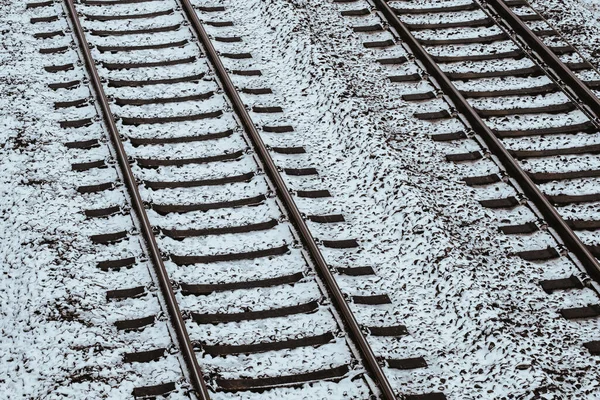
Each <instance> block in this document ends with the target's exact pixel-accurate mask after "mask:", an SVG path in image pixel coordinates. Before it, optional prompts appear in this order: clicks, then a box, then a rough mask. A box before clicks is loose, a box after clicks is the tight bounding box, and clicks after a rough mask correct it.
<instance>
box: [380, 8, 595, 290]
mask: <svg viewBox="0 0 600 400" xmlns="http://www.w3.org/2000/svg"><path fill="white" fill-rule="evenodd" d="M373 2H374V3H375V4H376V5H377V7H378V8H379V9H380V11H381V12H382V13H383V15H384V16H385V17H386V19H387V20H388V21H389V23H390V25H391V26H392V27H394V28H395V30H396V31H397V32H398V34H399V35H400V37H401V38H402V40H403V41H404V42H405V43H406V44H407V45H408V46H409V47H410V49H411V50H412V52H413V53H414V54H415V56H416V57H417V59H419V60H420V61H421V62H422V63H423V65H424V66H425V68H426V70H427V72H428V73H429V74H430V75H431V76H432V77H433V78H434V79H435V80H436V82H437V83H438V84H439V85H440V87H441V88H442V90H443V91H444V93H445V94H446V95H448V96H449V98H450V99H451V101H452V103H453V104H454V105H455V107H456V109H457V110H458V111H459V112H460V113H461V114H463V115H464V116H465V118H466V119H467V121H468V122H469V123H470V125H471V127H472V128H473V129H474V130H475V132H476V133H477V134H478V135H480V136H481V137H482V138H483V140H484V141H485V143H486V144H487V146H488V147H489V149H490V150H491V151H492V152H493V154H494V155H496V156H497V157H498V158H499V159H500V161H501V162H502V164H503V165H504V166H505V168H506V170H507V172H508V174H509V175H510V176H511V177H512V178H514V179H515V180H516V181H517V182H518V184H519V186H520V187H521V188H522V189H523V191H524V192H525V194H526V195H527V196H528V198H529V199H530V200H531V201H532V202H533V203H534V204H535V205H536V207H537V208H538V209H539V210H540V211H541V213H542V214H543V216H544V218H545V219H546V220H547V221H548V223H549V224H550V225H551V226H552V228H554V229H555V230H556V232H558V234H559V235H560V237H561V239H562V240H563V241H564V243H565V245H566V246H567V247H568V248H569V250H570V251H572V252H573V254H575V255H576V256H577V258H578V259H579V260H580V261H581V263H582V264H583V265H584V266H585V267H586V270H587V271H588V273H589V274H590V275H591V276H593V277H594V279H596V280H599V281H600V263H598V260H597V259H596V257H594V256H593V255H592V253H591V252H590V250H589V249H588V247H587V246H586V245H584V244H583V242H582V241H581V239H580V238H579V237H578V236H577V235H576V234H575V232H574V231H573V230H572V229H571V228H570V227H569V225H568V224H567V223H566V222H565V220H564V219H563V217H562V216H561V215H560V213H559V212H558V211H557V210H556V207H554V205H553V204H552V203H551V202H550V201H549V200H548V198H547V196H546V195H545V194H544V193H543V192H542V190H540V188H539V187H538V185H537V184H536V183H535V182H534V181H533V179H532V178H531V177H530V176H529V175H528V174H527V173H526V172H525V170H524V169H523V168H522V166H521V165H520V164H519V162H518V161H517V160H516V159H515V158H514V157H513V155H511V153H510V152H509V150H508V149H507V148H506V146H505V145H504V144H503V143H502V142H501V140H500V139H499V138H498V137H497V135H496V134H495V133H494V131H493V130H492V129H491V128H490V127H489V126H488V124H487V123H486V122H485V121H484V120H483V119H482V118H481V116H480V115H479V113H478V112H477V110H476V109H475V108H474V107H473V106H472V105H471V104H470V103H469V102H468V101H467V99H466V98H465V97H464V96H463V94H462V93H461V92H460V91H459V90H458V89H457V87H456V86H455V85H454V84H453V82H452V81H451V80H450V78H449V77H448V75H447V74H446V73H444V72H443V71H442V69H441V68H440V67H439V65H438V64H437V63H436V62H435V61H434V59H433V58H432V56H431V55H430V54H429V53H428V52H427V51H426V50H425V48H424V47H423V45H422V44H421V43H420V42H419V41H418V40H417V38H415V36H414V35H413V34H412V32H411V30H410V29H409V27H408V26H407V25H406V24H405V23H404V22H402V21H401V19H400V18H399V17H398V15H397V13H396V12H395V11H394V9H393V8H392V7H390V5H389V4H388V2H387V1H385V0H373ZM490 2H491V3H492V4H494V7H496V8H497V9H499V10H501V11H502V15H504V16H506V17H508V23H509V24H511V26H514V27H515V30H516V31H518V32H519V34H520V35H523V36H524V37H525V38H526V41H527V42H528V43H531V44H532V45H534V46H535V49H536V50H538V51H539V52H540V55H541V56H542V57H543V59H544V61H546V62H547V63H548V65H550V66H553V67H555V68H556V73H557V74H558V76H560V77H561V78H563V80H564V81H565V83H567V84H569V85H570V87H572V88H573V90H574V91H575V92H576V93H578V94H579V95H581V96H582V98H583V99H584V100H585V101H586V103H587V104H590V105H591V106H592V107H594V108H593V109H594V110H600V108H598V105H600V101H599V100H598V98H597V97H596V96H595V95H594V94H593V93H592V92H591V91H590V90H589V88H587V87H586V86H585V85H584V84H583V83H582V82H581V81H580V80H579V79H578V78H577V77H576V76H575V75H574V74H573V73H572V72H571V71H570V70H569V69H568V68H567V67H566V66H565V65H564V64H563V63H562V62H561V61H560V60H559V59H558V58H557V57H556V56H555V55H554V53H552V51H550V49H548V47H547V46H545V45H544V44H543V43H542V42H541V41H540V40H539V38H537V36H536V35H535V34H534V33H533V32H532V31H531V30H530V29H528V28H527V27H525V26H524V24H523V23H522V22H521V21H520V20H519V19H518V18H516V17H515V16H514V14H513V13H512V12H510V10H509V9H508V7H506V5H505V4H504V2H502V0H491V1H490Z"/></svg>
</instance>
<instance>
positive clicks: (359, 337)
mask: <svg viewBox="0 0 600 400" xmlns="http://www.w3.org/2000/svg"><path fill="white" fill-rule="evenodd" d="M86 3H87V4H93V5H103V4H111V3H110V2H94V1H88V2H86ZM65 4H66V7H67V10H68V16H69V18H70V21H71V24H72V26H73V28H74V31H75V35H76V37H77V41H78V45H79V50H80V52H81V54H82V55H83V57H84V62H85V67H86V69H87V71H88V73H89V76H90V78H91V84H92V86H93V89H94V91H95V94H96V98H97V100H98V104H99V106H100V109H101V112H102V117H103V120H104V122H105V124H106V127H107V129H108V132H109V135H110V140H111V142H112V144H113V146H114V148H115V149H116V158H117V161H118V165H119V168H120V170H121V172H122V175H123V177H124V181H125V184H126V187H127V191H128V193H129V195H130V197H131V199H132V208H133V210H134V212H135V215H136V216H137V218H138V219H139V221H140V227H141V231H142V234H143V237H144V239H145V241H146V243H147V247H148V252H149V254H150V256H151V261H152V263H153V265H154V268H155V270H156V274H157V277H158V279H159V282H160V289H161V292H162V294H163V296H164V298H165V301H166V304H167V307H168V312H169V315H170V319H171V321H172V323H173V327H174V329H175V332H176V334H177V338H178V341H179V346H180V350H181V352H182V354H183V357H184V359H185V362H186V366H187V370H188V373H189V378H190V380H191V382H192V384H193V387H194V389H195V391H196V393H197V395H198V397H199V398H201V399H202V400H207V399H209V398H210V394H209V390H208V388H207V385H206V382H205V381H206V379H207V377H206V376H203V373H202V370H201V367H200V363H199V362H198V359H197V357H196V354H195V352H194V345H193V344H192V341H191V340H190V335H189V333H188V330H187V329H186V326H185V322H184V316H183V314H182V312H181V310H180V306H179V304H178V301H177V299H176V295H175V292H174V289H173V285H172V282H171V278H170V277H169V274H168V273H167V269H166V267H165V263H164V260H163V258H164V254H161V250H160V249H159V245H158V244H157V238H156V236H155V235H156V232H157V228H156V227H154V226H153V225H152V224H151V222H150V218H149V216H148V212H147V207H146V206H145V204H144V201H143V200H142V196H141V195H140V189H139V182H138V181H136V177H135V174H134V172H133V171H132V168H131V165H130V162H131V158H130V157H129V155H128V154H127V152H126V150H125V146H124V144H123V140H122V138H123V136H122V135H121V134H120V133H119V131H118V128H117V124H116V122H115V121H116V120H117V119H118V118H117V117H116V116H115V115H114V114H113V112H112V110H111V105H110V101H109V98H108V96H107V94H106V91H105V88H104V87H105V84H106V81H103V80H102V79H101V77H100V74H99V71H98V67H97V65H98V63H97V62H96V61H95V59H94V57H93V54H92V51H91V49H90V46H88V45H87V43H88V41H87V39H86V34H85V32H84V29H83V27H82V24H81V22H80V16H81V14H78V12H77V10H76V8H75V4H74V2H73V0H65ZM114 4H116V3H114ZM125 4H126V3H125ZM180 4H181V6H182V8H183V10H184V12H185V14H186V16H187V18H188V20H189V21H190V22H191V28H192V30H193V32H194V34H195V35H196V36H197V38H198V39H199V41H200V43H201V45H202V48H203V49H204V51H205V52H206V55H207V57H208V61H209V62H210V64H211V67H212V68H213V70H214V71H215V74H216V77H217V78H218V81H219V82H220V85H221V87H222V88H223V90H224V91H225V94H226V95H227V98H228V100H229V102H230V104H231V105H232V107H233V109H234V112H235V114H236V115H237V118H238V119H239V121H240V122H241V124H242V126H243V128H244V131H245V133H246V134H247V136H248V137H249V138H250V141H251V143H252V146H253V148H254V150H255V152H256V154H257V156H258V159H259V160H260V163H261V164H262V166H263V168H264V170H265V172H266V174H267V176H268V177H269V179H270V181H271V182H272V184H273V185H274V187H275V190H276V194H277V196H278V198H279V200H280V201H281V203H282V204H283V206H284V208H285V211H286V213H287V215H288V217H289V218H290V220H291V223H292V224H293V225H294V227H295V229H296V230H297V232H298V234H299V237H300V239H301V242H302V245H303V246H304V248H305V249H306V251H307V253H308V254H309V256H310V259H311V262H312V264H313V265H314V266H315V267H316V270H317V272H318V274H319V276H320V277H321V279H322V282H323V283H324V285H325V287H326V289H327V292H328V293H329V296H330V298H331V300H332V303H333V305H334V307H335V309H336V310H337V312H338V313H339V316H340V317H341V319H342V321H343V324H344V326H345V327H346V329H347V331H348V332H349V334H350V335H349V336H350V340H351V342H352V343H354V344H355V346H356V348H357V349H358V354H359V355H360V359H361V360H362V361H360V362H362V363H364V366H365V370H366V371H367V372H368V374H369V375H370V376H371V377H372V379H373V380H374V381H375V382H376V384H377V389H376V391H379V392H380V393H378V394H377V396H380V397H382V398H384V399H386V400H391V399H395V398H396V395H395V393H394V391H393V389H392V387H391V385H390V383H389V382H388V380H387V378H386V376H385V374H384V372H383V369H382V363H381V361H379V360H378V359H377V358H376V356H375V354H374V353H373V350H372V349H371V347H370V345H369V343H368V341H367V339H366V336H365V333H363V329H364V328H365V327H364V326H361V325H360V324H359V323H358V321H357V320H356V318H355V316H354V314H353V312H352V311H351V310H350V307H349V305H348V303H347V301H346V300H345V297H344V294H343V293H342V290H341V289H340V287H339V286H338V284H337V282H336V279H335V277H334V275H333V273H332V271H331V269H330V267H329V266H328V265H327V263H326V261H325V258H324V256H323V254H322V253H321V251H320V249H319V247H318V245H317V242H316V241H315V239H314V238H313V236H312V235H311V232H310V231H309V229H308V226H307V224H306V222H305V218H304V217H303V215H302V214H301V212H300V211H299V209H298V207H297V206H296V204H295V201H294V199H293V198H292V196H291V194H290V191H289V189H288V188H287V186H286V183H285V182H284V180H283V178H282V177H281V173H280V171H279V169H278V167H277V166H276V164H275V162H274V161H273V159H272V157H271V155H270V154H269V150H268V149H267V147H266V146H265V143H264V142H263V140H262V139H261V136H260V134H259V132H258V131H257V129H256V126H255V123H254V122H253V121H252V119H251V117H250V115H249V113H248V111H247V110H246V108H245V105H244V104H243V102H242V100H241V99H240V96H239V94H238V93H237V90H236V88H235V87H234V85H233V83H232V81H231V79H230V77H229V75H228V72H227V70H226V69H225V67H224V66H223V63H222V61H221V59H220V56H219V55H218V53H217V52H216V50H215V48H214V47H213V45H212V43H211V39H210V38H209V36H208V34H207V33H206V31H205V29H204V27H203V25H202V23H201V22H200V20H199V19H198V16H197V15H196V12H195V10H194V9H193V7H192V5H191V3H190V2H189V0H180ZM102 18H104V17H99V18H98V19H99V20H102ZM107 18H108V17H107ZM108 50H109V51H111V50H112V51H120V50H122V49H120V48H115V47H111V48H110V49H108ZM118 68H120V67H118ZM127 84H128V85H129V84H130V83H127ZM142 104H143V103H142ZM202 118H204V117H202ZM160 119H161V118H160V117H159V118H156V119H153V120H151V121H149V123H153V122H155V121H158V120H160ZM164 120H165V121H167V120H168V119H167V118H165V119H164ZM145 122H148V121H147V120H144V119H143V118H133V119H131V122H128V123H131V124H138V123H145ZM156 210H157V211H158V210H159V209H158V207H157V208H156ZM158 212H159V213H160V212H161V211H158ZM164 212H171V211H168V210H167V211H164ZM192 258H193V257H192ZM200 258H202V257H200ZM184 259H185V257H183V258H182V261H181V262H187V261H185V260H184ZM223 259H227V257H225V258H223ZM232 259H234V258H232ZM190 262H194V261H190ZM383 335H384V336H387V335H388V334H387V333H384V334H383ZM419 363H420V361H419V362H417V364H419ZM231 385H232V386H231V387H232V388H236V387H237V385H238V382H233V383H231ZM240 387H244V386H243V385H242V386H240Z"/></svg>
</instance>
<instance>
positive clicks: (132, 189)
mask: <svg viewBox="0 0 600 400" xmlns="http://www.w3.org/2000/svg"><path fill="white" fill-rule="evenodd" d="M64 4H65V6H66V8H67V16H68V18H69V20H70V22H71V24H72V26H73V33H75V36H76V37H77V42H78V47H79V50H80V52H81V54H82V56H83V58H84V64H85V67H86V70H87V72H88V75H89V77H90V83H91V84H92V87H93V90H94V92H95V95H96V98H97V100H98V104H99V106H100V109H101V112H102V117H103V120H104V123H105V124H106V128H107V130H108V133H109V136H110V140H111V143H112V145H113V147H114V149H115V152H116V154H115V156H116V158H117V162H118V165H119V168H120V169H121V172H122V174H123V180H124V183H125V186H126V188H127V191H128V193H129V196H130V198H131V203H132V209H133V210H134V212H135V214H136V216H137V218H138V220H139V224H140V230H141V232H142V235H143V237H144V240H145V242H146V247H147V250H148V253H149V255H150V259H151V261H152V264H153V266H154V270H155V272H156V275H157V278H158V281H159V286H160V290H161V293H162V295H163V297H164V300H165V303H166V305H167V309H168V312H169V315H170V319H171V323H172V325H173V328H174V329H175V333H176V335H177V339H178V342H179V343H178V344H179V347H180V351H181V352H182V354H183V357H184V359H185V363H186V366H187V369H188V373H189V377H190V380H191V381H192V386H193V387H194V389H195V391H196V394H197V395H198V398H199V399H200V400H209V399H210V395H209V393H208V389H207V387H206V383H205V382H204V378H203V376H202V372H201V370H200V366H199V364H198V360H197V359H196V354H195V352H194V347H193V345H192V342H191V340H190V337H189V334H188V332H187V328H186V327H185V322H184V320H183V317H182V314H181V311H180V309H179V305H178V303H177V299H176V297H175V293H174V291H173V287H172V286H171V282H170V279H169V275H168V273H167V270H166V268H165V265H164V262H163V260H162V256H161V253H160V250H159V248H158V244H157V242H156V237H155V236H154V232H153V230H152V226H151V224H150V220H149V218H148V214H147V213H146V210H145V208H144V203H143V201H142V198H141V196H140V192H139V190H138V186H137V182H136V179H135V177H134V175H133V171H132V170H131V165H129V161H128V157H127V153H126V151H125V148H124V146H123V142H122V141H121V136H120V134H119V131H118V129H117V125H116V124H115V119H114V115H113V114H112V112H111V109H110V104H109V101H108V97H107V96H106V92H105V91H104V88H103V86H102V81H101V79H100V75H99V73H98V70H97V69H96V65H95V63H94V58H93V56H92V53H91V50H90V48H89V46H88V42H87V40H86V38H85V33H84V30H83V27H82V25H81V22H80V20H79V16H78V13H77V10H76V9H75V4H74V1H73V0H64Z"/></svg>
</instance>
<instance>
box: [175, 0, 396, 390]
mask: <svg viewBox="0 0 600 400" xmlns="http://www.w3.org/2000/svg"><path fill="white" fill-rule="evenodd" d="M179 2H180V4H181V5H182V8H183V10H184V11H185V13H186V15H187V17H188V19H189V21H190V22H191V27H192V28H193V30H194V32H195V34H196V35H197V37H198V40H199V41H200V43H201V44H202V46H203V48H204V50H205V51H206V55H207V57H208V59H209V61H210V62H211V64H212V66H213V67H214V70H215V73H216V75H217V77H218V78H219V80H220V81H221V84H222V86H223V90H224V91H225V93H226V95H227V97H228V98H229V100H230V102H231V105H232V107H233V109H234V110H235V112H236V114H237V116H238V117H239V119H240V122H241V123H242V126H243V128H244V130H245V131H246V133H247V135H248V136H249V138H250V140H251V141H252V144H253V146H254V149H255V150H256V153H257V155H258V157H259V159H260V160H261V162H262V163H263V166H264V168H265V172H266V174H267V175H268V176H269V178H270V179H271V181H272V182H273V184H274V186H275V189H276V191H277V195H278V196H279V199H280V200H281V201H282V203H283V205H284V207H285V209H286V211H287V213H288V216H289V218H290V221H291V222H292V224H293V225H294V226H295V227H296V229H297V230H298V233H299V235H300V238H301V240H302V242H303V244H304V245H305V246H306V248H307V250H308V253H309V255H310V257H311V258H312V261H313V262H314V264H315V266H316V267H317V271H318V272H319V275H320V276H321V278H322V279H323V281H324V282H325V285H326V287H327V289H328V290H329V292H330V294H331V296H332V300H333V304H334V306H335V307H336V309H337V310H338V312H339V313H340V314H341V316H342V319H343V320H344V323H345V324H346V327H347V328H348V329H349V330H350V334H351V337H352V339H353V340H354V342H355V343H356V344H357V345H358V349H359V351H360V354H361V356H362V357H363V359H364V361H365V362H366V368H367V371H368V372H369V373H370V374H371V375H372V377H373V378H374V379H375V382H376V383H377V384H378V387H379V389H380V390H381V393H382V395H383V398H384V399H386V400H393V399H396V396H395V394H394V391H393V389H392V387H391V385H390V383H389V381H388V379H387V377H386V376H385V374H384V373H383V369H382V367H381V365H379V363H378V361H377V358H376V357H375V354H374V353H373V350H372V349H371V347H370V346H369V343H368V342H367V339H366V337H365V335H364V334H363V332H362V330H361V328H360V325H359V324H358V321H357V320H356V318H355V317H354V314H353V313H352V311H351V310H350V307H349V306H348V303H347V302H346V300H345V299H344V295H343V294H342V291H341V289H340V287H339V286H338V284H337V282H336V280H335V277H334V276H333V274H332V273H331V271H330V270H329V268H328V266H327V262H326V261H325V258H324V257H323V254H322V253H321V250H320V249H319V247H318V245H317V243H316V242H315V239H314V238H313V236H312V234H311V233H310V230H309V229H308V226H307V225H306V222H305V221H304V218H303V217H302V214H301V213H300V210H299V209H298V206H297V205H296V203H295V201H294V199H293V198H292V196H291V194H290V192H289V190H288V188H287V185H286V184H285V181H284V180H283V178H282V177H281V175H280V173H279V171H278V168H277V166H276V165H275V162H274V161H273V159H272V157H271V155H270V154H269V151H268V150H267V147H266V146H265V144H264V142H263V140H262V138H261V136H260V133H259V132H258V130H257V129H256V126H255V124H254V122H253V121H252V118H251V117H250V115H249V114H248V111H247V110H246V107H245V105H244V103H243V102H242V100H241V98H240V96H239V94H238V92H237V90H236V87H235V85H234V84H233V82H232V81H231V78H230V77H229V74H228V73H227V70H226V69H225V67H224V65H223V63H222V62H221V59H220V57H219V54H218V53H217V51H216V50H215V48H214V46H213V45H212V43H211V40H210V37H209V36H208V34H207V33H206V30H205V29H204V27H203V25H202V22H201V21H200V19H199V18H198V15H197V14H196V12H195V11H194V8H193V6H192V5H191V3H190V1H189V0H179Z"/></svg>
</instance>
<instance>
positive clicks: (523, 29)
mask: <svg viewBox="0 0 600 400" xmlns="http://www.w3.org/2000/svg"><path fill="white" fill-rule="evenodd" d="M483 1H484V2H485V3H487V4H489V5H491V6H492V8H493V9H494V10H495V11H496V13H498V15H499V16H500V17H502V18H503V19H504V21H505V22H506V23H507V24H508V26H509V27H511V28H512V29H513V30H514V31H515V33H517V34H518V35H519V36H520V37H521V38H522V39H523V40H524V41H525V43H527V45H528V46H529V47H531V49H532V50H533V51H535V52H536V53H537V55H538V56H539V57H540V58H541V59H542V61H544V62H545V63H546V64H547V65H548V66H549V67H550V68H552V69H553V70H554V72H555V73H556V74H557V75H558V77H559V78H560V79H562V80H563V82H564V83H565V84H566V85H567V86H568V87H569V88H571V90H573V92H575V94H577V96H579V98H580V99H581V100H582V101H583V102H584V103H585V104H586V105H587V106H588V107H589V108H590V109H591V110H592V111H593V113H594V114H595V115H596V118H598V119H600V99H598V97H597V96H596V95H595V94H594V92H592V91H591V90H590V89H589V88H588V87H587V86H586V85H585V83H583V82H582V81H581V79H579V78H578V77H577V75H575V73H574V72H573V71H571V70H570V69H569V67H567V66H566V65H565V64H564V63H563V62H562V61H561V60H560V58H558V56H557V55H556V54H554V52H553V51H552V50H550V48H549V47H548V46H546V44H544V42H543V41H542V40H541V39H540V38H539V37H538V36H537V35H536V34H535V33H533V31H532V30H531V29H529V27H528V26H527V25H526V24H525V23H524V22H523V21H522V20H521V19H520V18H519V17H518V16H517V15H516V14H515V13H514V12H513V11H512V10H511V9H510V7H508V6H507V5H506V3H505V2H504V1H503V0H483ZM584 60H585V59H584Z"/></svg>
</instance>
